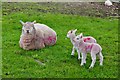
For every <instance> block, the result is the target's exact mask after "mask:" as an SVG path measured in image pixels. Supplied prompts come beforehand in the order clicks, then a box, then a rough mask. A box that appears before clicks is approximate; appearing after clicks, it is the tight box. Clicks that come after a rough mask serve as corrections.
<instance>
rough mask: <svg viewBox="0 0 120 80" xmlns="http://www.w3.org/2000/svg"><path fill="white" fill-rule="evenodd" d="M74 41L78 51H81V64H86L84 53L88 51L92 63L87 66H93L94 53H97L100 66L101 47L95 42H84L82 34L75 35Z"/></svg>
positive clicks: (101, 62) (101, 57) (101, 60)
mask: <svg viewBox="0 0 120 80" xmlns="http://www.w3.org/2000/svg"><path fill="white" fill-rule="evenodd" d="M73 41H74V42H75V46H77V49H78V52H81V53H82V60H81V64H80V65H81V66H83V65H84V64H86V54H87V53H90V54H91V58H92V63H91V65H90V67H89V68H93V67H94V64H95V62H96V55H97V54H98V56H99V58H100V66H102V65H103V55H102V47H101V46H100V45H99V44H97V43H86V42H84V40H83V34H82V33H81V34H80V35H78V36H76V37H75V38H74V40H73Z"/></svg>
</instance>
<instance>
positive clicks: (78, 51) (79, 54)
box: [77, 49, 80, 60]
mask: <svg viewBox="0 0 120 80" xmlns="http://www.w3.org/2000/svg"><path fill="white" fill-rule="evenodd" d="M77 52H78V60H80V50H79V49H77Z"/></svg>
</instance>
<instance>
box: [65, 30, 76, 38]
mask: <svg viewBox="0 0 120 80" xmlns="http://www.w3.org/2000/svg"><path fill="white" fill-rule="evenodd" d="M76 31H77V29H75V30H69V31H68V33H67V37H68V38H71V37H75V33H76Z"/></svg>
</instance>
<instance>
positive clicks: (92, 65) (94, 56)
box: [89, 53, 96, 68]
mask: <svg viewBox="0 0 120 80" xmlns="http://www.w3.org/2000/svg"><path fill="white" fill-rule="evenodd" d="M91 58H92V63H91V65H90V67H89V68H93V67H94V64H95V62H96V54H95V53H91Z"/></svg>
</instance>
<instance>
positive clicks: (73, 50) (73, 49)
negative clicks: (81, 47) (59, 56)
mask: <svg viewBox="0 0 120 80" xmlns="http://www.w3.org/2000/svg"><path fill="white" fill-rule="evenodd" d="M74 52H75V47H74V46H73V48H72V53H71V56H73V55H74Z"/></svg>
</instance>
